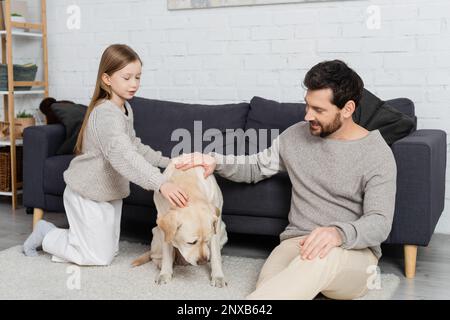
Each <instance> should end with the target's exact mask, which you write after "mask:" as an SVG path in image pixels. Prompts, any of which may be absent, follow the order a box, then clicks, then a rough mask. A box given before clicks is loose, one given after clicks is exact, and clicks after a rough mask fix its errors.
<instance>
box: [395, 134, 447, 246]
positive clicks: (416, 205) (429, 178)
mask: <svg viewBox="0 0 450 320" xmlns="http://www.w3.org/2000/svg"><path fill="white" fill-rule="evenodd" d="M392 151H393V153H394V156H395V160H396V163H397V195H396V204H395V214H394V223H393V226H392V231H391V234H390V235H389V238H388V243H399V244H411V245H421V246H426V245H428V243H429V241H430V239H431V236H432V234H433V232H434V229H435V227H436V224H437V222H438V220H439V217H440V216H441V214H442V211H443V210H444V202H445V171H446V165H447V135H446V133H445V132H444V131H442V130H428V129H427V130H418V131H415V132H413V133H411V134H410V135H409V136H407V137H405V138H403V139H401V140H399V141H397V142H395V143H394V144H393V145H392Z"/></svg>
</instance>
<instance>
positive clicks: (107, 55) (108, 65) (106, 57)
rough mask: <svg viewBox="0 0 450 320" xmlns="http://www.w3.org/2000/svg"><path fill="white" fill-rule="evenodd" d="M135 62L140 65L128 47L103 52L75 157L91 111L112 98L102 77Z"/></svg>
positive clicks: (120, 46) (110, 47)
mask: <svg viewBox="0 0 450 320" xmlns="http://www.w3.org/2000/svg"><path fill="white" fill-rule="evenodd" d="M135 61H139V62H140V63H141V64H142V61H141V59H140V58H139V56H138V54H137V53H136V52H135V51H134V50H133V49H131V48H130V47H129V46H127V45H124V44H113V45H111V46H109V47H108V48H106V49H105V51H104V52H103V54H102V58H101V59H100V65H99V67H98V74H97V81H96V84H95V90H94V95H93V96H92V100H91V102H90V103H89V106H88V108H87V110H86V115H85V116H84V119H83V124H82V125H81V129H80V133H79V134H78V138H77V143H76V144H75V148H74V152H75V154H76V155H79V154H81V153H82V149H83V136H84V132H85V131H86V125H87V123H88V119H89V115H90V114H91V112H92V110H94V108H95V107H96V106H97V105H98V103H99V102H100V101H101V100H104V99H107V100H109V99H111V98H112V92H111V87H109V86H108V85H106V84H105V83H104V82H103V80H102V75H103V74H104V73H106V74H107V75H109V76H112V74H113V73H114V72H116V71H118V70H120V69H122V68H124V67H125V66H126V65H128V64H129V63H132V62H135Z"/></svg>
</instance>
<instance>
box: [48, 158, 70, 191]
mask: <svg viewBox="0 0 450 320" xmlns="http://www.w3.org/2000/svg"><path fill="white" fill-rule="evenodd" d="M73 158H74V155H62V156H54V157H50V158H47V159H46V160H45V165H44V177H45V179H44V192H45V193H47V194H53V195H57V196H62V195H63V194H64V189H65V187H66V183H65V182H64V177H63V173H64V171H66V169H67V168H68V167H69V163H70V161H72V159H73Z"/></svg>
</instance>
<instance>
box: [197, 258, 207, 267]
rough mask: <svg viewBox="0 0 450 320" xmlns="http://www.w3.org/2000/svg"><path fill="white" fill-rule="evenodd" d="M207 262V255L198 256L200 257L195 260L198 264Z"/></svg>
mask: <svg viewBox="0 0 450 320" xmlns="http://www.w3.org/2000/svg"><path fill="white" fill-rule="evenodd" d="M207 262H208V258H207V257H200V259H198V260H197V264H198V265H202V264H206V263H207Z"/></svg>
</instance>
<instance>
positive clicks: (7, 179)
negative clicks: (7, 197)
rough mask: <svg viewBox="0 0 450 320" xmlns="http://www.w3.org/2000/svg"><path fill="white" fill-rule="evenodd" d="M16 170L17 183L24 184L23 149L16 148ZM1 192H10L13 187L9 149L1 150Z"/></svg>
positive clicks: (3, 148)
mask: <svg viewBox="0 0 450 320" xmlns="http://www.w3.org/2000/svg"><path fill="white" fill-rule="evenodd" d="M16 150H17V151H16V170H17V179H16V180H17V183H18V184H22V181H23V164H22V155H23V148H22V147H17V148H16ZM0 191H3V192H10V191H12V186H11V152H10V148H9V147H1V148H0Z"/></svg>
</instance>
